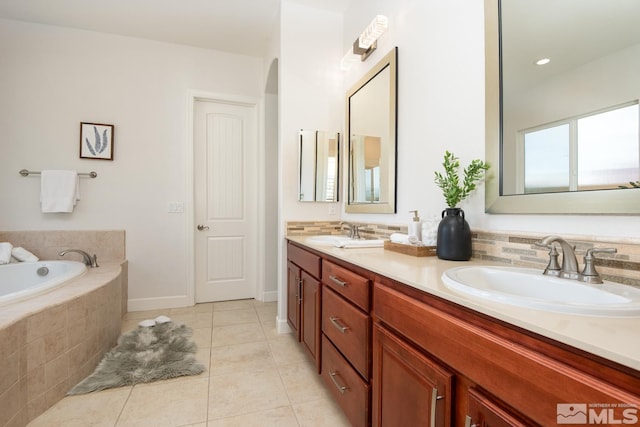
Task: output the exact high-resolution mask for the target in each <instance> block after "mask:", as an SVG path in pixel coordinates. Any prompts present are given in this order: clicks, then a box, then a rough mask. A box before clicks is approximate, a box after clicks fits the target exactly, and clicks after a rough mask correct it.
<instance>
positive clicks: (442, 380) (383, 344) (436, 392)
mask: <svg viewBox="0 0 640 427" xmlns="http://www.w3.org/2000/svg"><path fill="white" fill-rule="evenodd" d="M373 329H374V330H373V337H374V338H373V345H374V348H373V366H374V368H373V369H374V374H373V378H374V381H373V383H372V388H373V401H372V407H373V408H372V412H373V423H372V424H373V425H374V426H449V425H451V419H452V418H451V413H452V411H451V410H452V407H453V379H454V374H453V373H452V372H451V371H449V370H448V369H447V368H446V367H445V366H443V365H442V364H440V363H439V362H437V361H435V360H432V359H430V358H429V357H427V356H426V355H424V354H422V353H420V352H418V351H416V350H415V349H414V348H412V347H410V346H409V345H407V344H406V343H405V342H403V341H402V339H401V338H399V337H398V336H396V335H395V334H394V333H393V332H391V331H389V330H387V329H386V328H384V327H382V326H380V325H379V324H376V325H374V328H373Z"/></svg>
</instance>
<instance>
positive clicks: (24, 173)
mask: <svg viewBox="0 0 640 427" xmlns="http://www.w3.org/2000/svg"><path fill="white" fill-rule="evenodd" d="M18 173H19V174H20V175H22V176H29V175H40V172H36V171H28V170H26V169H22V170H21V171H20V172H18ZM78 175H81V176H88V177H90V178H96V177H97V176H98V174H97V173H96V172H93V171H91V172H83V173H78Z"/></svg>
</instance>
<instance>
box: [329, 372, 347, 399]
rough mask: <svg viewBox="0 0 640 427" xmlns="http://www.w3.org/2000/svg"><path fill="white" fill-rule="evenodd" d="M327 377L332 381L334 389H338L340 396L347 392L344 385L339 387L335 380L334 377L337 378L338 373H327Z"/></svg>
mask: <svg viewBox="0 0 640 427" xmlns="http://www.w3.org/2000/svg"><path fill="white" fill-rule="evenodd" d="M329 376H330V377H331V381H333V385H335V386H336V388H337V389H338V391H339V392H340V394H344V392H345V391H347V390H349V387H347V386H346V385H340V384H338V380H337V379H336V377H337V376H338V373H337V372H335V371H330V372H329Z"/></svg>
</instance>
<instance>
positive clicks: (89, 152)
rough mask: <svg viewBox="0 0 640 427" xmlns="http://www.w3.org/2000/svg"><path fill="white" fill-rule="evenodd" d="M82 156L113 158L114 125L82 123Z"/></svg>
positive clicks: (101, 158) (88, 157)
mask: <svg viewBox="0 0 640 427" xmlns="http://www.w3.org/2000/svg"><path fill="white" fill-rule="evenodd" d="M80 158H81V159H99V160H113V125H107V124H103V123H85V122H82V123H80Z"/></svg>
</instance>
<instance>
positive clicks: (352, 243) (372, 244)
mask: <svg viewBox="0 0 640 427" xmlns="http://www.w3.org/2000/svg"><path fill="white" fill-rule="evenodd" d="M336 246H337V247H339V248H381V247H383V246H384V240H382V239H377V240H373V239H371V240H366V239H365V240H342V241H340V242H338V243H336Z"/></svg>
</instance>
